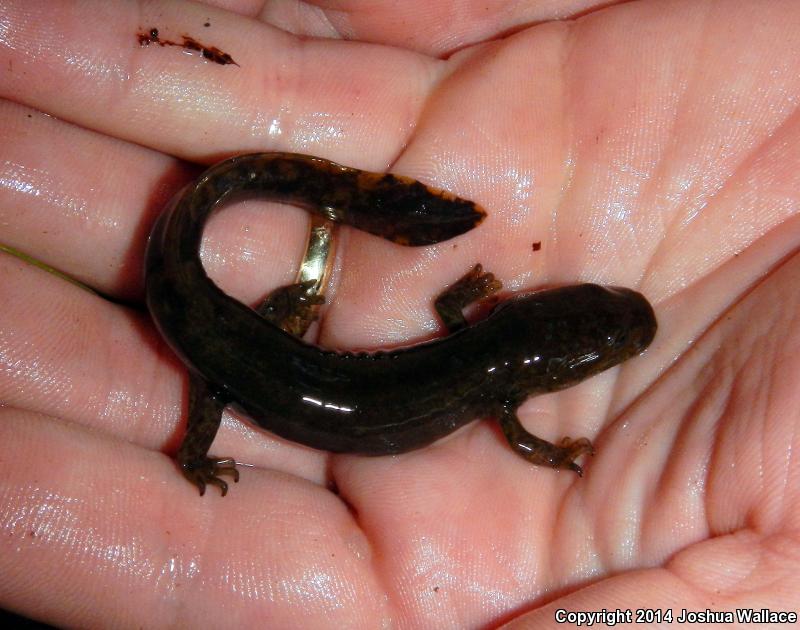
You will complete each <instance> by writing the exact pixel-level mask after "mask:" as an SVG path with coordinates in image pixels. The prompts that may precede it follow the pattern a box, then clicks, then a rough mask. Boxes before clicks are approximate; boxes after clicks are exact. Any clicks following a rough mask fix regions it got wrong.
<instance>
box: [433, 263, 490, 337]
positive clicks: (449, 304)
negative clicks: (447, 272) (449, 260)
mask: <svg viewBox="0 0 800 630" xmlns="http://www.w3.org/2000/svg"><path fill="white" fill-rule="evenodd" d="M502 288H503V285H502V283H501V282H500V281H499V280H497V279H496V278H495V277H494V274H492V273H489V272H484V270H483V266H482V265H481V264H480V263H479V264H477V265H475V266H474V267H473V268H472V269H470V270H469V271H468V272H467V273H466V274H464V275H463V276H462V277H461V278H460V279H459V280H458V282H456V283H455V284H454V285H453V286H451V287H447V288H446V289H445V290H444V291H443V292H442V293H441V294H440V295H439V297H438V298H436V302H434V307H435V308H436V312H437V313H438V314H439V317H440V318H441V320H442V322H443V323H444V325H445V328H447V331H448V332H449V333H454V332H456V331H457V330H461V329H462V328H465V327H466V326H467V320H466V319H465V318H464V313H463V310H464V308H465V307H467V306H468V305H470V304H472V303H473V302H478V301H479V300H483V299H484V298H487V297H489V296H490V295H492V294H493V293H496V292H497V291H499V290H500V289H502Z"/></svg>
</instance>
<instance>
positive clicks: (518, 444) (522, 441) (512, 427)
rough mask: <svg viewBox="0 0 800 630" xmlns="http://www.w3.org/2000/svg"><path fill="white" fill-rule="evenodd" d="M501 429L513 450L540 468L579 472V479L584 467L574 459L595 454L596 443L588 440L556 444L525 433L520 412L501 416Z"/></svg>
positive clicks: (504, 413) (565, 439)
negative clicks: (519, 415) (518, 417)
mask: <svg viewBox="0 0 800 630" xmlns="http://www.w3.org/2000/svg"><path fill="white" fill-rule="evenodd" d="M500 427H501V428H502V430H503V433H504V434H505V436H506V439H507V440H508V443H509V444H510V445H511V448H513V449H514V450H515V451H516V452H517V453H518V454H520V455H521V456H522V457H524V458H525V459H527V460H528V461H529V462H531V463H533V464H537V465H538V466H549V467H551V468H566V469H569V470H572V471H575V472H576V473H578V476H579V477H582V476H583V468H581V467H580V466H578V464H576V463H575V461H574V460H575V459H576V458H577V457H580V456H581V455H584V454H588V455H594V448H593V447H592V443H591V442H590V441H589V440H587V439H586V438H580V439H578V440H572V439H570V438H564V439H563V440H561V442H560V443H559V444H557V445H556V444H553V443H552V442H548V441H547V440H543V439H541V438H538V437H536V436H535V435H533V434H532V433H529V432H528V431H526V430H525V428H524V427H523V426H522V424H521V423H520V421H519V419H517V415H516V413H515V412H514V411H513V410H511V409H506V410H505V411H504V412H503V414H502V415H501V416H500Z"/></svg>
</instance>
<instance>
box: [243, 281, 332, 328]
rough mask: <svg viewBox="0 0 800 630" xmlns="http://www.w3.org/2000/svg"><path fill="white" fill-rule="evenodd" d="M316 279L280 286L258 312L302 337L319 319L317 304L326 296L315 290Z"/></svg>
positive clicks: (278, 325)
mask: <svg viewBox="0 0 800 630" xmlns="http://www.w3.org/2000/svg"><path fill="white" fill-rule="evenodd" d="M316 282H317V281H316V280H306V281H305V282H299V283H297V284H289V285H287V286H285V287H279V288H277V289H275V290H274V291H273V292H272V293H270V294H269V295H268V296H267V298H266V299H265V300H264V302H263V303H262V304H261V306H259V307H258V308H257V309H256V312H257V313H258V314H259V315H261V316H262V317H263V318H264V319H266V320H267V321H268V322H270V323H271V324H275V325H276V326H277V327H278V328H281V329H282V330H284V331H285V332H287V333H289V334H290V335H294V336H295V337H298V338H299V337H302V336H303V335H305V334H306V331H307V330H308V327H309V326H311V324H312V323H313V322H314V320H316V319H317V308H316V307H317V306H319V305H320V304H324V303H325V296H324V295H320V294H318V293H314V292H313V290H312V289H313V288H314V285H315V284H316Z"/></svg>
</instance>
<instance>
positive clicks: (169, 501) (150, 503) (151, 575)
mask: <svg viewBox="0 0 800 630" xmlns="http://www.w3.org/2000/svg"><path fill="white" fill-rule="evenodd" d="M0 442H2V443H3V444H4V449H3V454H2V456H0V465H1V466H2V475H0V497H2V500H1V501H0V531H1V532H2V536H0V606H2V607H13V609H15V610H17V611H20V612H25V613H27V614H29V615H32V616H35V617H37V618H40V619H47V620H49V621H51V622H53V623H56V624H57V625H58V626H75V627H118V626H126V625H136V626H138V627H158V626H163V625H165V620H167V623H166V625H175V626H179V627H189V626H198V625H199V626H206V625H208V624H211V625H218V624H221V625H229V624H231V623H233V625H243V626H248V625H251V623H250V622H249V621H248V620H252V619H256V618H257V619H261V620H263V619H270V622H271V623H275V624H276V625H277V626H284V627H296V626H297V625H298V623H300V620H301V619H302V620H303V622H306V623H300V625H307V623H312V624H313V623H315V622H314V620H315V619H317V620H319V623H318V624H317V625H319V626H320V627H322V626H323V625H326V623H330V622H331V620H334V624H335V625H336V626H337V627H355V626H358V625H360V623H359V622H358V621H357V620H360V621H363V619H364V618H365V617H364V615H366V618H370V619H372V618H373V617H374V618H375V620H376V623H369V624H367V625H370V626H375V625H380V624H379V623H377V618H378V617H380V616H382V615H383V616H385V615H386V611H385V610H383V608H384V607H385V606H386V605H387V604H386V602H385V599H384V598H383V597H382V596H381V591H380V585H379V584H378V583H377V581H376V579H375V577H374V575H373V573H372V570H373V563H372V562H371V561H370V554H369V548H368V546H367V545H366V544H365V542H364V538H363V535H362V534H361V533H360V532H359V531H358V529H357V528H356V526H355V523H354V521H353V519H352V516H351V515H350V514H349V513H348V511H347V509H346V508H345V506H344V505H343V504H342V503H341V502H340V501H339V500H338V499H337V498H336V497H335V496H334V495H333V494H331V493H329V492H327V491H325V490H323V489H320V488H319V487H317V486H315V485H312V484H309V483H307V482H305V481H302V480H299V479H295V478H293V477H290V476H287V475H276V474H270V473H258V474H257V473H253V472H251V473H249V474H248V477H249V478H248V480H247V481H248V483H247V484H239V487H237V491H238V492H236V493H232V494H231V495H229V496H227V497H225V498H224V499H222V498H220V497H219V496H214V494H213V493H211V492H209V493H207V496H206V497H204V498H203V499H202V500H201V499H200V498H199V497H198V496H197V493H196V491H193V489H191V488H189V487H187V484H186V482H185V481H184V480H183V478H182V477H181V476H180V475H179V474H178V472H177V470H176V469H175V466H174V464H173V463H172V462H171V461H170V460H169V459H168V458H166V457H165V456H163V455H161V454H158V453H153V452H150V451H146V450H143V449H140V448H138V447H136V446H132V445H130V444H126V443H125V442H122V441H119V440H115V439H111V438H108V437H106V436H102V435H98V434H97V433H95V432H91V431H86V430H84V429H81V428H79V427H77V426H75V425H66V424H63V423H61V422H54V421H52V420H49V419H47V418H43V417H41V416H37V415H35V414H31V413H21V412H19V411H16V410H12V409H8V408H5V409H0ZM281 585H284V586H285V588H284V587H282V586H281ZM332 601H335V602H337V605H336V606H334V607H331V605H330V604H331V602H332ZM231 611H235V612H233V613H232V612H231Z"/></svg>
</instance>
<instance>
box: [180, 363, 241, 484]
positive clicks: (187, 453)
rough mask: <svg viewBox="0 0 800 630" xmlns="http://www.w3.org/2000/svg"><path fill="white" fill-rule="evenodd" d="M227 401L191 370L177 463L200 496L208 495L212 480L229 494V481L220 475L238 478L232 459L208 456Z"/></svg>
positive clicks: (234, 479)
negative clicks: (186, 415) (186, 408)
mask: <svg viewBox="0 0 800 630" xmlns="http://www.w3.org/2000/svg"><path fill="white" fill-rule="evenodd" d="M225 404H226V401H225V400H222V399H221V397H220V395H219V393H218V392H216V391H214V390H212V389H211V388H210V387H209V386H208V383H207V382H206V380H205V379H204V378H202V377H201V376H198V375H196V374H194V373H192V372H189V420H188V425H187V427H186V435H185V436H184V437H183V442H181V445H180V448H179V449H178V464H179V465H180V467H181V471H182V472H183V476H184V477H186V478H187V479H188V480H189V481H191V482H192V483H193V484H194V485H196V486H197V487H198V489H199V490H200V496H202V495H203V494H205V492H206V484H209V483H210V484H212V485H215V486H217V487H218V488H219V489H220V490H221V491H222V496H223V497H224V496H225V495H226V494H227V492H228V484H227V483H226V482H225V481H223V480H222V479H220V475H230V476H231V477H233V481H234V482H237V481H239V471H238V470H236V462H235V461H234V460H233V459H230V458H225V459H212V458H210V457H208V449H209V448H211V443H212V442H213V441H214V437H215V436H216V435H217V429H219V424H220V421H221V420H222V410H223V408H224V407H225Z"/></svg>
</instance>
